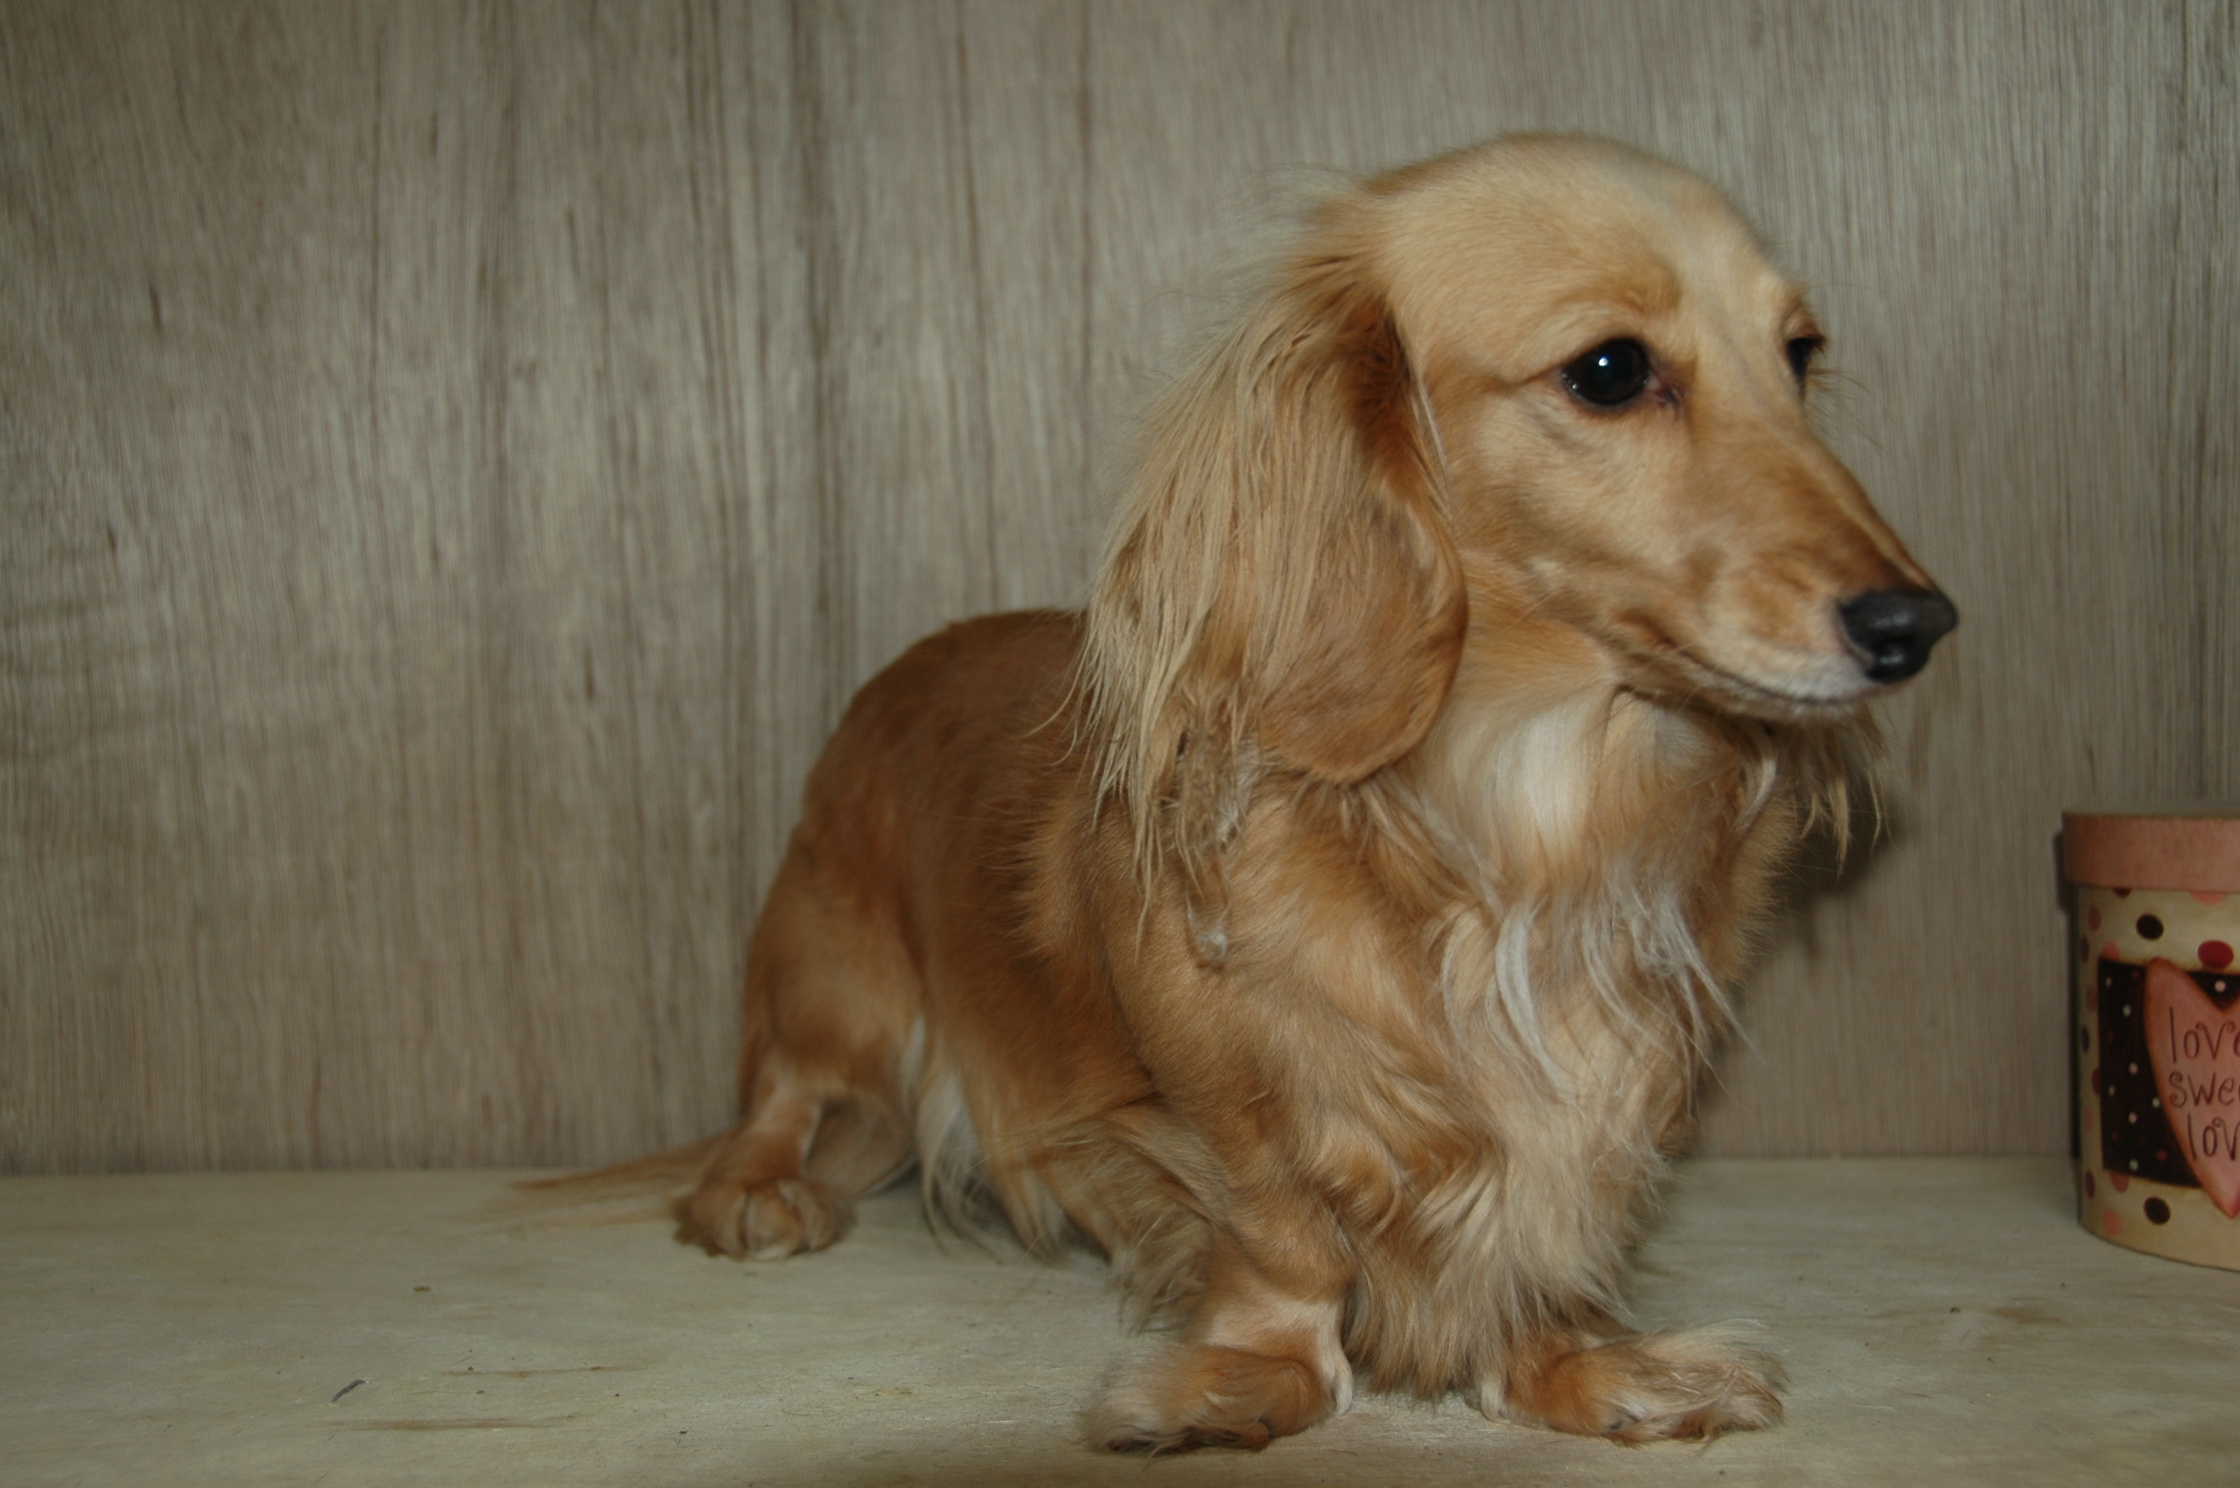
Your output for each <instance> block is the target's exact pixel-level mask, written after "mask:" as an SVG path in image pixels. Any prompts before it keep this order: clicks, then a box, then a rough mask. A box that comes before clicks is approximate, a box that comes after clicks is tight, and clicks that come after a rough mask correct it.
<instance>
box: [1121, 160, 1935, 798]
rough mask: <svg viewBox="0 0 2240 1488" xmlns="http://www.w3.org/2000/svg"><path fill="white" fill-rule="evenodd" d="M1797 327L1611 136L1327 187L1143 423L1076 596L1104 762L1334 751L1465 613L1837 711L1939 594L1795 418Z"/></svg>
mask: <svg viewBox="0 0 2240 1488" xmlns="http://www.w3.org/2000/svg"><path fill="white" fill-rule="evenodd" d="M1819 346H1820V332H1819V330H1818V328H1817V327H1816V325H1815V323H1814V321H1813V319H1812V315H1811V312H1810V310H1809V309H1808V308H1807V307H1806V305H1805V302H1804V299H1803V297H1802V295H1801V294H1800V293H1799V291H1798V290H1797V289H1796V287H1795V286H1794V285H1792V284H1791V283H1790V282H1788V281H1787V280H1786V279H1785V278H1783V277H1782V275H1780V274H1779V273H1778V272H1776V271H1775V270H1774V269H1773V268H1772V267H1771V266H1770V265H1769V264H1768V263H1767V262H1766V259H1765V257H1764V254H1763V253H1762V251H1761V250H1760V248H1759V245H1758V243H1757V241H1756V239H1755V238H1754V237H1753V235H1752V234H1751V232H1750V230H1749V229H1748V228H1747V227H1746V226H1745V225H1744V224H1743V223H1742V222H1741V221H1740V219H1739V218H1737V217H1736V215H1735V214H1734V212H1733V210H1732V209H1731V208H1730V207H1729V206H1728V205H1727V203H1726V202H1725V200H1724V199H1723V198H1722V197H1721V196H1720V195H1719V194H1718V193H1717V192H1716V191H1715V190H1713V189H1712V188H1711V187H1710V186H1708V185H1706V184H1705V183H1703V182H1702V181H1700V180H1698V179H1697V178H1695V177H1693V176H1691V175H1688V174H1687V173H1685V172H1683V171H1680V170H1678V169H1676V168H1674V167H1671V166H1668V165H1665V164H1662V163H1660V162H1658V161H1655V160H1652V159H1650V158H1648V157H1646V156H1642V155H1639V154H1636V153H1634V152H1632V151H1630V150H1626V149H1624V148H1622V147H1619V146H1616V145H1610V144H1605V143H1600V142H1594V141H1583V140H1571V139H1555V138H1519V139H1510V140H1504V141H1499V142H1496V143H1494V144H1491V145H1487V146H1482V147H1480V148H1477V149H1474V150H1468V151H1463V152H1460V153H1458V154H1455V155H1450V156H1446V157H1443V158H1441V159H1438V160H1435V161H1431V162H1429V163H1427V164H1424V165H1420V166H1413V167H1410V168H1408V169H1406V170H1402V171H1397V172H1394V173H1392V174H1390V175H1388V176H1384V177H1380V178H1377V179H1375V180H1372V181H1370V182H1368V183H1367V184H1366V185H1364V186H1363V187H1361V188H1359V189H1358V190H1356V191H1354V192H1352V193H1349V194H1347V195H1346V196H1344V197H1342V198H1340V199H1338V200H1336V201H1333V202H1331V203H1330V204H1328V205H1327V206H1326V207H1325V208H1324V209H1323V210H1322V211H1321V212H1320V213H1319V214H1318V215H1317V217H1316V218H1315V220H1314V222H1313V224H1312V226H1311V228H1310V230H1309V232H1308V234H1307V236H1306V238H1305V240H1304V242H1303V244H1302V246H1301V247H1300V249H1299V251H1298V252H1297V253H1295V255H1294V256H1293V257H1292V258H1291V259H1290V260H1289V262H1288V263H1287V264H1286V265H1285V266H1284V268H1283V270H1282V272H1281V275H1280V277H1279V280H1278V282H1277V283H1276V285H1275V286H1274V287H1273V289H1272V290H1271V292H1270V293H1269V295H1268V296H1267V297H1266V299H1265V300H1264V302H1263V303H1262V304H1261V306H1260V307H1259V308H1258V310H1257V311H1256V312H1255V313H1254V314H1253V315H1252V316H1250V317H1248V318H1247V319H1246V321H1245V322H1244V323H1243V324H1242V325H1240V326H1239V327H1238V328H1237V329H1236V330H1235V331H1234V332H1232V333H1231V335H1229V336H1228V337H1227V338H1225V339H1224V340H1223V341H1221V342H1220V343H1219V344H1218V345H1217V346H1216V347H1215V348H1214V350H1213V351H1212V353H1211V354H1209V356H1208V357H1207V358H1205V359H1204V360H1203V361H1202V362H1201V363H1200V364H1199V366H1198V367H1197V368H1196V369H1195V370H1194V371H1193V372H1192V373H1191V374H1190V375H1189V376H1188V377H1186V378H1185V379H1183V380H1182V382H1181V383H1179V384H1178V385H1177V387H1176V389H1175V390H1174V391H1173V392H1172V393H1171V394H1170V396H1169V398H1168V400H1167V401H1166V403H1165V404H1164V405H1163V407H1162V410H1161V412H1160V414H1159V416H1158V417H1157V419H1156V420H1155V422H1154V425H1153V428H1152V430H1151V437H1150V439H1149V441H1148V445H1147V449H1146V454H1145V458H1144V461H1143V464H1142V466H1141V467H1140V469H1139V472H1138V477H1137V484H1136V488H1135V491H1134V493H1133V504H1132V508H1131V510H1130V511H1129V512H1128V513H1127V515H1126V518H1125V520H1124V522H1123V526H1122V529H1121V532H1120V534H1119V538H1118V541H1117V543H1116V545H1115V547H1114V549H1113V552H1112V554H1111V556H1110V558H1109V559H1108V561H1107V564H1106V566H1105V570H1104V572H1103V574H1102V576H1101V578H1100V581H1099V586H1098V592H1097V595H1096V599H1095V601H1094V603H1093V605H1092V609H1091V625H1090V653H1089V658H1088V662H1089V677H1090V680H1091V684H1092V691H1093V695H1094V699H1095V702H1096V705H1097V707H1098V709H1099V712H1100V720H1101V722H1102V724H1103V727H1104V732H1105V737H1106V740H1107V743H1108V746H1109V747H1110V748H1111V750H1112V753H1111V754H1109V755H1108V757H1107V771H1108V782H1109V783H1112V784H1115V785H1117V786H1119V787H1120V788H1122V790H1123V793H1124V794H1126V795H1127V796H1129V797H1130V799H1131V803H1132V804H1134V805H1136V806H1137V807H1138V808H1139V809H1140V808H1143V807H1146V806H1148V805H1150V804H1152V803H1154V802H1158V801H1162V800H1165V801H1170V802H1171V801H1173V800H1175V799H1176V798H1177V797H1178V796H1180V797H1185V798H1186V797H1188V796H1190V795H1191V793H1192V791H1193V790H1194V789H1195V787H1193V786H1192V784H1191V782H1192V780H1193V779H1194V778H1196V776H1197V775H1198V774H1199V773H1200V771H1201V770H1202V769H1210V770H1211V772H1212V775H1211V777H1209V778H1214V779H1218V780H1229V779H1232V778H1233V777H1234V775H1235V773H1236V769H1237V767H1238V766H1239V762H1240V761H1244V762H1245V764H1246V765H1251V764H1252V763H1253V762H1259V763H1281V764H1287V765H1289V766H1292V767H1295V768H1297V769H1299V770H1302V771H1304V772H1306V773H1307V774H1309V775H1311V776H1315V777H1319V778H1322V779H1325V780H1329V781H1333V782H1338V783H1345V782H1350V781H1353V780H1358V779H1360V778H1362V777H1364V776H1366V775H1368V774H1370V773H1372V772H1374V771H1376V770H1377V769H1380V768H1382V767H1383V766H1385V765H1387V764H1390V763H1392V762H1393V761H1394V760H1396V759H1398V758H1399V757H1400V756H1401V755H1403V754H1405V753H1406V752H1407V751H1409V750H1410V749H1412V748H1414V747H1415V745H1416V744H1417V743H1419V742H1420V741H1421V740H1422V738H1423V736H1424V734H1425V732H1426V731H1427V730H1428V729H1429V727H1430V725H1431V723H1432V721H1433V720H1434V719H1435V718H1436V717H1437V715H1438V712H1439V710H1440V708H1441V707H1442V705H1443V703H1444V701H1445V698H1446V695H1447V692H1448V690H1449V688H1450V686H1451V685H1452V681H1453V678H1454V675H1455V671H1456V667H1457V665H1458V662H1459V660H1460V658H1461V657H1462V655H1463V653H1464V650H1465V648H1466V647H1487V648H1499V647H1501V646H1504V645H1517V644H1521V643H1523V642H1524V641H1525V640H1526V638H1527V637H1528V636H1538V637H1541V638H1542V640H1543V642H1544V643H1547V644H1553V645H1554V646H1555V648H1556V649H1558V650H1561V651H1564V652H1565V653H1566V654H1567V656H1568V658H1569V661H1568V663H1567V664H1571V665H1582V664H1583V665H1587V666H1591V667H1595V668H1600V669H1603V670H1604V671H1606V672H1607V674H1608V675H1609V676H1610V677H1611V679H1612V680H1614V681H1615V682H1617V683H1618V684H1619V685H1621V686H1624V687H1628V688H1631V689H1633V690H1634V691H1637V692H1640V693H1644V694H1647V695H1650V696H1652V697H1657V698H1660V699H1665V700H1668V701H1671V702H1673V703H1674V704H1676V705H1679V706H1687V707H1695V708H1705V709H1709V710H1711V711H1714V712H1719V713H1724V714H1729V715H1737V716H1744V717H1752V718H1760V719H1766V720H1773V721H1800V720H1801V721H1810V720H1815V719H1833V718H1835V717H1838V716H1849V715H1850V714H1851V713H1852V712H1853V711H1855V709H1856V706H1857V704H1858V703H1859V702H1860V701H1861V700H1863V699H1865V698H1867V697H1869V696H1871V695H1873V694H1874V693H1876V692H1878V691H1879V690H1881V689H1883V688H1885V687H1888V686H1890V685H1892V684H1894V683H1896V682H1898V681H1902V680H1903V679H1904V678H1906V677H1908V676H1911V675H1912V674H1913V673H1914V672H1915V671H1917V670H1919V669H1920V667H1921V666H1922V664H1923V663H1924V662H1925V661H1926V660H1927V657H1928V653H1929V649H1930V647H1931V646H1932V645H1933V644H1934V643H1935V641H1936V640H1937V638H1938V637H1939V636H1941V635H1942V634H1944V632H1945V631H1947V630H1949V629H1950V628H1951V627H1952V625H1953V623H1954V620H1955V615H1954V612H1953V609H1952V606H1951V605H1950V604H1949V603H1948V602H1947V601H1946V600H1945V599H1944V597H1943V596H1942V595H1940V594H1938V593H1937V592H1936V589H1935V586H1934V585H1933V584H1932V583H1931V582H1930V580H1929V578H1928V576H1927V575H1926V574H1925V573H1924V572H1923V571H1922V570H1921V569H1920V567H1919V566H1918V565H1916V564H1915V563H1914V561H1913V559H1912V558H1911V557H1910V556H1908V554H1907V553H1906V551H1905V549H1904V547H1903V546H1902V545H1901V544H1900V543H1899V541H1898V539H1897V538H1896V537H1895V536H1894V535H1893V534H1892V533H1891V531H1890V529H1889V527H1888V526H1887V525H1885V524H1884V522H1883V521H1882V519H1881V517H1880V516H1878V515H1877V514H1876V512H1875V510H1874V508H1873V507H1872V505H1870V504H1869V502H1868V501H1867V498H1866V496H1865V494H1864V493H1863V492H1862V491H1861V490H1860V488H1859V486H1858V483H1857V482H1856V481H1854V480H1853V479H1852V477H1851V475H1850V473H1849V472H1848V471H1846V470H1845V469H1844V468H1843V466H1842V465H1841V464H1839V463H1838V462H1837V461H1836V459H1835V458H1834V457H1833V456H1832V455H1831V454H1830V453H1829V452H1828V450H1827V449H1826V448H1825V447H1824V446H1823V445H1822V444H1821V442H1820V440H1819V439H1818V438H1817V437H1816V435H1815V434H1814V433H1813V431H1812V427H1811V424H1810V422H1809V420H1808V417H1807V410H1806V392H1807V389H1808V385H1809V382H1810V372H1811V367H1812V363H1813V360H1814V357H1815V355H1816V354H1817V352H1818V350H1819ZM1550 637H1553V638H1554V639H1553V641H1552V642H1549V641H1548V638H1550ZM1193 750H1198V751H1200V755H1199V759H1198V760H1197V761H1195V762H1194V761H1193V759H1192V751H1193ZM1187 804H1188V803H1187V801H1185V805H1186V806H1187ZM1217 814H1218V813H1217ZM1141 820H1142V818H1141V817H1140V816H1139V822H1141Z"/></svg>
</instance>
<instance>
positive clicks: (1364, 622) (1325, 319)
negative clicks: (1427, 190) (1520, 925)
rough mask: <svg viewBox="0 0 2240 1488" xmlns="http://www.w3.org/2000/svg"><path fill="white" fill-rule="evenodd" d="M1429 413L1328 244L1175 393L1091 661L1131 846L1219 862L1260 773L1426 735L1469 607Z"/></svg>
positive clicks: (1393, 754) (1096, 614)
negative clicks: (1158, 826) (1132, 831)
mask: <svg viewBox="0 0 2240 1488" xmlns="http://www.w3.org/2000/svg"><path fill="white" fill-rule="evenodd" d="M1324 229H1325V230H1324V233H1323V238H1324V239H1325V240H1334V239H1335V238H1336V236H1337V235H1336V233H1335V232H1333V231H1332V230H1331V227H1330V224H1329V223H1327V222H1326V223H1325V224H1324ZM1314 246H1315V245H1313V244H1310V248H1312V247H1314ZM1322 246H1323V247H1324V248H1325V249H1327V248H1328V247H1329V243H1328V241H1325V242H1324V243H1323V245H1322ZM1428 417H1429V415H1428V412H1427V408H1426V404H1425V400H1424V399H1423V397H1422V394H1421V390H1420V388H1419V386H1418V384H1417V381H1416V376H1415V372H1414V370H1413V368H1412V367H1411V366H1410V363H1409V358H1408V354H1407V348H1406V347H1405V345H1404V344H1403V342H1402V339H1401V336H1400V334H1399V331H1398V329H1397V327H1396V326H1395V324H1394V321H1393V317H1392V314H1391V312H1390V310H1389V308H1388V306H1387V304H1386V301H1385V298H1384V296H1383V294H1382V293H1381V292H1380V290H1379V289H1378V287H1377V286H1376V284H1375V283H1374V282H1373V280H1372V279H1371V277H1370V275H1369V274H1368V272H1367V270H1366V269H1365V267H1364V265H1363V260H1362V257H1361V256H1360V255H1358V254H1348V253H1345V252H1342V251H1335V250H1332V251H1310V252H1308V253H1305V254H1302V255H1301V256H1300V257H1299V258H1297V259H1296V260H1294V261H1293V263H1292V265H1291V267H1290V269H1289V270H1288V272H1287V274H1286V275H1285V277H1284V279H1283V280H1282V281H1281V282H1280V283H1279V284H1278V285H1277V286H1276V288H1275V289H1274V291H1273V292H1272V293H1270V294H1269V296H1268V297H1267V298H1266V299H1265V300H1264V301H1263V303H1262V304H1261V306H1260V308H1259V309H1258V310H1257V311H1256V312H1255V313H1254V314H1253V315H1251V316H1250V317H1248V318H1247V319H1246V320H1245V321H1244V322H1243V323H1242V324H1241V325H1240V326H1238V327H1237V328H1236V329H1235V330H1234V331H1233V332H1232V333H1231V334H1230V335H1229V336H1227V337H1226V338H1224V339H1223V340H1222V341H1221V342H1219V343H1218V344H1217V345H1216V346H1215V347H1214V348H1213V349H1212V351H1211V352H1210V353H1209V354H1208V355H1207V356H1206V357H1205V358H1204V359H1203V360H1201V361H1200V363H1199V364H1198V365H1197V367H1196V368H1195V369H1193V371H1192V372H1191V373H1190V374H1189V375H1187V376H1186V377H1185V378H1184V379H1182V381H1181V382H1179V383H1178V384H1177V385H1176V386H1175V388H1173V389H1172V390H1170V392H1169V394H1168V397H1167V399H1166V401H1165V402H1164V403H1163V404H1162V406H1161V407H1160V409H1159V410H1158V412H1157V414H1156V415H1155V417H1154V419H1153V422H1152V425H1151V428H1150V429H1149V430H1148V437H1147V440H1146V444H1145V449H1144V455H1143V459H1142V462H1141V464H1140V465H1139V467H1138V470H1137V472H1136V479H1135V484H1134V489H1133V491H1132V492H1131V502H1130V508H1129V510H1128V512H1127V513H1126V515H1125V517H1124V519H1123V523H1122V526H1121V529H1120V531H1119V533H1118V535H1117V538H1116V541H1115V544H1114V547H1113V549H1112V551H1111V554H1110V556H1109V557H1108V558H1107V560H1106V563H1105V566H1104V569H1103V572H1102V573H1101V574H1100V576H1099V579H1098V585H1097V592H1096V596H1095V598H1094V600H1093V601H1092V604H1091V607H1090V614H1089V640H1088V649H1087V653H1086V656H1085V659H1084V660H1085V669H1086V675H1087V680H1088V683H1089V690H1090V702H1091V708H1092V717H1093V719H1094V722H1095V725H1096V727H1097V728H1098V730H1099V732H1100V733H1101V735H1102V742H1103V744H1104V746H1105V750H1106V752H1105V757H1104V783H1105V785H1106V786H1107V788H1109V789H1114V790H1115V791H1116V792H1117V793H1118V794H1120V795H1121V796H1123V797H1124V798H1125V799H1126V800H1127V801H1128V804H1129V805H1130V807H1131V808H1132V810H1133V811H1134V813H1135V820H1136V825H1137V831H1138V841H1139V844H1140V845H1141V846H1144V847H1150V846H1152V844H1153V841H1154V839H1156V838H1160V837H1166V838H1168V840H1170V841H1172V842H1173V843H1174V844H1175V845H1177V846H1180V847H1181V848H1182V850H1183V853H1184V856H1185V857H1186V858H1187V857H1190V856H1192V855H1193V852H1194V851H1195V850H1197V849H1198V848H1200V847H1202V848H1209V849H1216V850H1217V847H1218V842H1219V841H1220V840H1221V839H1223V838H1225V837H1226V835H1227V834H1228V832H1229V831H1232V830H1233V829H1234V826H1235V823H1236V821H1237V820H1238V819H1239V814H1240V813H1241V811H1242V809H1243V807H1244V805H1245V800H1246V798H1247V797H1249V795H1250V780H1251V779H1252V778H1256V776H1257V775H1258V773H1259V772H1260V771H1262V770H1264V769H1266V768H1268V767H1271V766H1284V765H1288V766H1290V767H1292V768H1295V769H1298V770H1300V771H1303V772H1305V773H1306V774H1307V775H1309V776H1311V777H1314V778H1316V779H1319V780H1323V781H1327V782H1331V783H1334V784H1341V785H1342V784H1351V783H1353V782H1356V781H1359V780H1361V779H1363V778H1364V777H1366V776H1368V775H1370V774H1373V773H1374V772H1376V771H1377V770H1379V769H1381V768H1383V767H1384V766H1386V765H1388V764H1391V763H1392V762H1393V761H1395V760H1397V759H1399V758H1400V757H1401V756H1402V755H1404V754H1406V753H1407V752H1408V751H1409V750H1410V749H1413V748H1414V747H1415V746H1416V744H1418V743H1419V742H1420V741H1421V740H1422V738H1423V736H1424V734H1425V733H1426V732H1427V731H1428V730H1429V728H1430V727H1431V723H1432V720H1433V719H1434V718H1435V717H1436V716H1437V715H1438V712H1439V709H1440V706H1441V705H1442V703H1443V702H1444V701H1445V698H1446V695H1447V691H1448V688H1449V687H1450V685H1451V684H1452V682H1453V678H1454V671H1455V667H1456V664H1457V662H1458V661H1459V659H1460V656H1461V650H1462V640H1463V632H1464V630H1465V628H1466V625H1467V622H1468V618H1469V613H1468V606H1467V602H1466V600H1465V598H1464V592H1463V587H1462V578H1461V569H1460V564H1459V562H1458V560H1457V558H1456V555H1455V551H1454V546H1453V542H1452V539H1451V538H1450V537H1449V535H1448V532H1447V527H1446V523H1445V521H1444V518H1443V516H1442V514H1441V510H1440V507H1441V501H1442V496H1441V482H1440V479H1439V474H1438V472H1439V461H1438V460H1437V458H1436V455H1435V438H1434V436H1433V434H1432V432H1431V430H1430V428H1429V427H1428V422H1427V421H1428ZM1161 810H1163V811H1164V812H1166V813H1167V815H1168V816H1169V817H1170V819H1172V820H1173V824H1174V828H1175V830H1174V831H1173V832H1172V833H1171V834H1169V833H1163V832H1158V831H1156V830H1154V825H1153V822H1152V821H1151V819H1150V818H1151V816H1153V815H1156V814H1157V813H1158V812H1159V811H1161Z"/></svg>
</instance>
